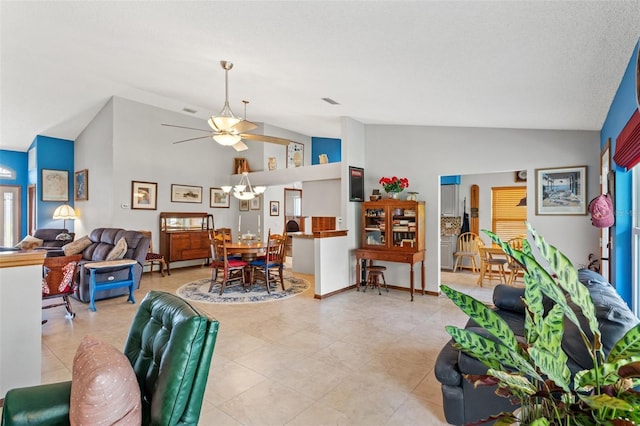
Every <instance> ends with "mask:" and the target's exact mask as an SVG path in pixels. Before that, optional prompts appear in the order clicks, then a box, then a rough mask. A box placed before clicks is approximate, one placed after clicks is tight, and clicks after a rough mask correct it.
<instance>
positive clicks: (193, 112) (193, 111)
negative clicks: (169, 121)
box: [182, 107, 198, 114]
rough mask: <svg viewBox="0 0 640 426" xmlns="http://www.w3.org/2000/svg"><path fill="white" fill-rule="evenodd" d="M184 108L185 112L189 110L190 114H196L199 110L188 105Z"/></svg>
mask: <svg viewBox="0 0 640 426" xmlns="http://www.w3.org/2000/svg"><path fill="white" fill-rule="evenodd" d="M182 110H183V111H184V112H188V113H189V114H195V113H196V112H198V111H196V110H195V109H191V108H187V107H184V108H182Z"/></svg>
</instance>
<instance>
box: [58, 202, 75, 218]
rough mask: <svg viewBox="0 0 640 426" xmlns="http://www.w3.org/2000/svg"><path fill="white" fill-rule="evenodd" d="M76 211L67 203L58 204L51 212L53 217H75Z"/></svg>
mask: <svg viewBox="0 0 640 426" xmlns="http://www.w3.org/2000/svg"><path fill="white" fill-rule="evenodd" d="M76 217H77V216H76V212H75V210H73V207H71V206H70V205H69V204H63V205H61V206H58V207H57V208H56V209H55V210H54V212H53V219H75V218H76Z"/></svg>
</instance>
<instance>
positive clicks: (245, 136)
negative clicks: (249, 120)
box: [240, 133, 291, 145]
mask: <svg viewBox="0 0 640 426" xmlns="http://www.w3.org/2000/svg"><path fill="white" fill-rule="evenodd" d="M240 136H242V138H243V139H251V140H254V141H263V142H270V143H277V144H279V145H289V143H291V141H290V140H289V139H284V138H277V137H275V136H266V135H254V134H253V133H243V134H241V135H240Z"/></svg>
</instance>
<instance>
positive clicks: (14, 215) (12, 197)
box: [0, 185, 20, 247]
mask: <svg viewBox="0 0 640 426" xmlns="http://www.w3.org/2000/svg"><path fill="white" fill-rule="evenodd" d="M0 194H1V195H2V208H0V223H1V226H0V245H2V246H8V247H11V246H13V245H15V244H16V243H17V242H18V241H20V238H19V237H20V187H19V186H15V185H0Z"/></svg>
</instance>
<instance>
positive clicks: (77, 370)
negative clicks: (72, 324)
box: [69, 336, 142, 425]
mask: <svg viewBox="0 0 640 426" xmlns="http://www.w3.org/2000/svg"><path fill="white" fill-rule="evenodd" d="M69 420H70V422H71V424H72V425H112V424H118V425H139V424H140V423H141V421H142V412H141V400H140V386H139V385H138V381H137V379H136V375H135V373H134V371H133V367H131V364H130V363H129V360H128V359H127V357H125V356H124V354H123V353H122V352H120V351H119V350H117V349H116V348H114V347H113V346H111V345H109V344H108V343H105V342H103V341H101V340H99V339H98V338H96V337H93V336H85V337H84V339H82V342H81V343H80V346H79V347H78V350H77V351H76V355H75V357H74V358H73V369H72V381H71V400H70V407H69Z"/></svg>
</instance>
